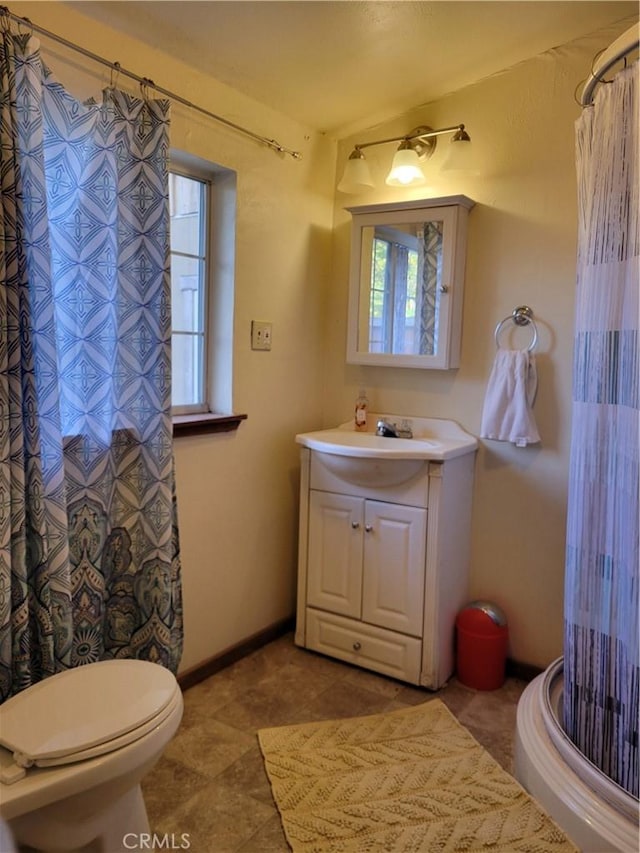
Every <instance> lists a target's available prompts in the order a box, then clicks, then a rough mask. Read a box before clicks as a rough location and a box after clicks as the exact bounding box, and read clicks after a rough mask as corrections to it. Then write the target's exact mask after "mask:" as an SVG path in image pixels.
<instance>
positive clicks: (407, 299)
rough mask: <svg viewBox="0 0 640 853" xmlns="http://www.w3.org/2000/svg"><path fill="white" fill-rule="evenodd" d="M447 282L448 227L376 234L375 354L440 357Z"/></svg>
mask: <svg viewBox="0 0 640 853" xmlns="http://www.w3.org/2000/svg"><path fill="white" fill-rule="evenodd" d="M441 276H442V222H424V223H415V224H412V225H401V226H398V227H396V228H390V227H388V226H377V227H376V228H375V229H374V233H373V240H372V243H371V283H370V290H369V328H368V351H369V352H371V353H392V354H395V355H403V354H404V355H411V354H417V355H432V354H433V353H435V352H436V347H437V322H438V301H439V300H438V295H439V292H440V290H439V287H438V282H439V281H440V280H441Z"/></svg>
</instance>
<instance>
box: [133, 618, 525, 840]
mask: <svg viewBox="0 0 640 853" xmlns="http://www.w3.org/2000/svg"><path fill="white" fill-rule="evenodd" d="M525 686H526V684H525V682H524V681H520V680H516V679H508V680H507V681H506V683H505V684H504V686H503V687H502V688H501V689H500V690H495V691H491V692H479V691H476V690H472V689H470V688H467V687H464V686H463V685H461V684H460V683H459V682H458V681H456V679H455V678H454V679H452V680H451V681H450V682H449V683H448V684H447V685H446V686H445V687H443V688H442V689H441V690H439V691H437V692H432V691H428V690H423V689H419V688H415V687H411V686H409V685H406V684H402V683H401V682H399V681H394V680H393V679H390V678H385V677H383V676H379V675H375V674H374V673H370V672H366V671H364V670H361V669H357V668H355V667H351V666H348V665H346V664H342V663H339V662H338V661H334V660H331V659H329V658H325V657H323V656H321V655H316V654H314V653H313V652H308V651H306V650H304V649H299V648H297V647H296V646H295V645H294V643H293V636H292V635H291V634H288V635H286V636H285V637H282V638H280V639H278V640H275V641H274V642H272V643H270V644H269V645H267V646H264V647H263V648H262V649H259V650H258V651H256V652H254V653H253V654H251V655H250V656H248V657H246V658H244V659H242V660H240V661H238V662H237V663H235V664H233V666H230V667H228V668H227V669H224V670H222V671H221V672H219V673H217V674H216V675H214V676H212V677H211V678H209V679H207V680H206V681H203V682H201V683H200V684H197V685H196V686H194V687H191V688H190V689H189V690H187V691H186V692H185V694H184V705H185V708H184V717H183V720H182V723H181V726H180V728H179V730H178V733H177V734H176V736H175V737H174V739H173V740H172V742H171V743H170V744H169V746H168V748H167V750H166V752H165V754H164V756H163V758H162V759H161V760H160V762H159V763H158V764H157V765H156V767H155V768H154V769H153V770H152V771H151V773H150V774H149V775H148V776H147V777H146V779H145V781H144V782H143V791H144V796H145V800H146V803H147V810H148V813H149V821H150V824H151V829H152V831H153V832H155V833H158V834H165V833H168V834H173V837H174V839H175V843H176V844H179V843H180V836H181V834H182V833H188V834H189V843H190V850H191V851H194V853H235V851H238V853H240V851H242V853H275V851H279V852H280V851H282V853H284V851H288V850H289V847H288V845H287V842H286V841H285V837H284V834H283V832H282V829H281V826H280V819H279V817H278V813H277V811H276V808H275V805H274V803H273V800H272V797H271V789H270V787H269V783H268V781H267V777H266V775H265V772H264V768H263V763H262V756H261V753H260V749H259V747H258V741H257V737H256V732H257V730H258V729H261V728H268V727H270V726H283V725H288V724H290V723H303V722H308V721H312V720H330V719H337V718H339V717H355V716H361V715H363V714H377V713H381V712H383V711H391V710H395V709H397V708H404V707H406V706H408V705H416V704H418V703H421V702H427V701H429V700H430V699H432V698H434V697H436V696H437V697H439V698H440V699H442V700H443V701H444V702H445V703H446V704H447V706H448V707H449V708H450V710H451V711H452V712H453V713H454V714H455V715H456V717H457V718H458V719H459V721H460V722H461V723H462V724H463V725H465V726H466V727H467V728H468V729H469V731H470V732H471V733H472V734H473V735H474V737H475V738H476V739H477V740H478V741H479V742H480V743H481V744H482V745H483V746H484V747H485V748H486V749H487V750H488V751H489V752H490V753H491V754H492V755H493V756H494V758H496V760H497V761H499V762H500V764H501V765H502V766H503V767H505V768H506V769H507V770H509V771H510V772H511V771H512V755H513V753H512V747H513V734H514V730H515V713H516V704H517V702H518V699H519V697H520V694H521V693H522V691H523V689H524V687H525Z"/></svg>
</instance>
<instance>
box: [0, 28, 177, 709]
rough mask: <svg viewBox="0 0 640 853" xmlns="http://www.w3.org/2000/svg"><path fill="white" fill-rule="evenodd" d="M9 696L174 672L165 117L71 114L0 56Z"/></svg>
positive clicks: (16, 58) (133, 110)
mask: <svg viewBox="0 0 640 853" xmlns="http://www.w3.org/2000/svg"><path fill="white" fill-rule="evenodd" d="M0 84H1V91H0V153H1V157H2V159H1V161H0V182H1V196H0V200H1V207H0V240H1V243H0V249H1V253H0V274H1V276H2V279H1V282H0V299H1V304H0V328H1V338H0V700H1V699H4V698H6V697H7V696H9V695H11V694H12V693H15V692H17V691H19V690H22V689H24V688H25V687H28V686H29V685H31V684H33V683H35V682H37V681H39V680H40V679H41V678H43V677H46V676H47V675H51V674H52V673H54V672H57V671H59V670H62V669H66V668H68V667H70V666H78V665H81V664H85V663H90V662H93V661H96V660H100V659H105V658H117V657H132V658H142V659H147V660H151V661H156V662H158V663H160V664H162V665H164V666H166V667H168V668H169V669H171V670H172V671H174V672H175V671H176V670H177V667H178V663H179V660H180V656H181V650H182V602H181V586H180V562H179V548H178V535H177V522H176V517H177V514H176V502H175V491H174V477H173V450H172V428H171V416H170V403H171V388H170V377H171V366H170V333H171V321H170V280H169V260H168V259H169V245H168V241H169V212H168V174H167V155H168V127H169V116H168V114H169V105H168V102H167V101H164V100H160V101H158V100H147V99H138V98H135V97H132V96H130V95H127V94H125V93H123V92H120V91H116V90H113V89H110V90H107V91H105V93H104V98H103V101H102V102H101V103H95V102H89V103H86V104H82V103H80V102H78V101H77V100H75V99H74V98H73V97H72V96H71V95H70V94H69V93H68V92H66V91H65V89H64V88H63V87H62V86H61V85H60V84H59V83H57V82H56V80H55V79H54V78H53V76H52V75H51V73H50V72H49V71H48V69H47V68H46V67H45V66H44V65H43V63H42V61H41V58H40V54H39V50H38V43H37V40H35V39H29V37H28V36H25V35H18V36H16V35H13V34H11V33H10V32H8V30H7V29H6V28H5V31H4V32H3V33H2V41H1V44H0Z"/></svg>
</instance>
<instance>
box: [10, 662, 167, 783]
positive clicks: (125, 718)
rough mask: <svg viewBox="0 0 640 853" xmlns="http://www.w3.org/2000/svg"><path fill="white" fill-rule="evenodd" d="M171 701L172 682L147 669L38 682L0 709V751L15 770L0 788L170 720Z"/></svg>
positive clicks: (142, 665) (116, 667) (103, 666)
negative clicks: (7, 755) (28, 770)
mask: <svg viewBox="0 0 640 853" xmlns="http://www.w3.org/2000/svg"><path fill="white" fill-rule="evenodd" d="M179 696H180V688H179V687H178V684H177V681H176V679H175V677H174V675H173V674H172V673H171V672H169V670H167V669H165V668H164V667H162V666H160V665H158V664H154V663H150V662H148V661H139V660H108V661H99V662H97V663H92V664H88V665H86V666H82V667H76V668H74V669H70V670H66V671H65V672H61V673H58V674H57V675H53V676H51V677H50V678H46V679H44V680H43V681H40V682H38V684H35V685H33V687H30V688H28V689H27V690H24V691H23V692H22V693H18V694H17V695H16V696H13V697H11V698H10V699H8V700H7V701H6V702H5V703H4V705H2V706H0V745H2V746H4V747H5V748H6V749H8V750H10V751H11V752H12V753H13V759H14V761H15V763H16V765H18V766H17V767H16V766H15V765H14V766H13V767H12V768H10V769H9V772H7V773H6V775H5V774H3V779H2V781H3V782H5V783H6V784H10V783H11V782H12V781H17V779H19V778H21V777H22V776H24V770H22V772H20V768H27V767H32V766H34V765H35V766H37V767H54V766H58V765H62V764H70V763H72V762H77V761H84V760H86V759H88V758H94V757H96V756H99V755H103V754H105V753H108V752H112V751H114V750H116V749H120V748H121V747H123V746H126V745H127V744H129V743H132V742H133V741H135V740H137V739H138V738H140V737H142V736H143V735H145V734H146V733H147V732H149V731H151V730H152V729H153V728H155V727H156V726H158V725H159V724H160V723H161V722H162V721H163V720H164V719H166V717H167V716H168V715H169V714H171V713H173V710H174V708H175V703H176V701H177V700H178V698H179Z"/></svg>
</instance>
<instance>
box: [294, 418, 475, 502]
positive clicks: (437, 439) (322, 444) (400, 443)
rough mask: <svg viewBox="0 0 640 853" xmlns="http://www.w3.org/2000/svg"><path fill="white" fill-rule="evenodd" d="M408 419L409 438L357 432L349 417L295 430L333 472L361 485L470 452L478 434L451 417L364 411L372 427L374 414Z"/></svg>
mask: <svg viewBox="0 0 640 853" xmlns="http://www.w3.org/2000/svg"><path fill="white" fill-rule="evenodd" d="M380 419H384V420H387V421H391V422H392V423H401V422H402V421H405V420H408V421H409V422H410V424H411V427H412V430H413V434H414V438H387V437H386V436H380V435H376V434H375V432H373V431H368V432H357V431H356V430H355V429H354V426H353V423H351V422H349V423H346V424H342V425H341V426H339V427H334V428H333V429H322V430H317V431H315V432H304V433H300V434H299V435H297V436H296V441H297V442H298V444H301V445H302V446H303V447H308V448H309V449H310V450H315V451H317V452H319V453H321V454H322V462H323V463H324V464H325V465H326V466H327V467H328V468H329V469H330V470H331V471H332V472H333V473H334V474H336V476H338V477H340V478H341V479H343V480H347V481H348V482H351V483H356V484H357V485H362V486H391V485H397V484H399V483H404V482H405V481H406V480H408V479H410V478H411V477H413V476H414V474H417V473H418V471H419V470H420V468H421V467H422V466H423V465H424V464H425V462H426V461H428V460H434V461H440V462H443V461H445V460H447V459H452V458H454V457H455V456H461V455H463V454H465V453H473V452H474V451H475V450H476V448H477V446H478V441H477V439H476V438H475V437H474V436H472V435H471V434H470V433H468V432H466V430H464V429H463V428H462V427H461V426H460V425H459V424H457V423H455V421H449V420H442V419H439V418H406V417H404V416H400V415H382V414H372V413H370V414H369V418H368V421H369V424H370V426H371V428H372V430H375V425H376V423H377V421H378V420H380Z"/></svg>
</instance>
